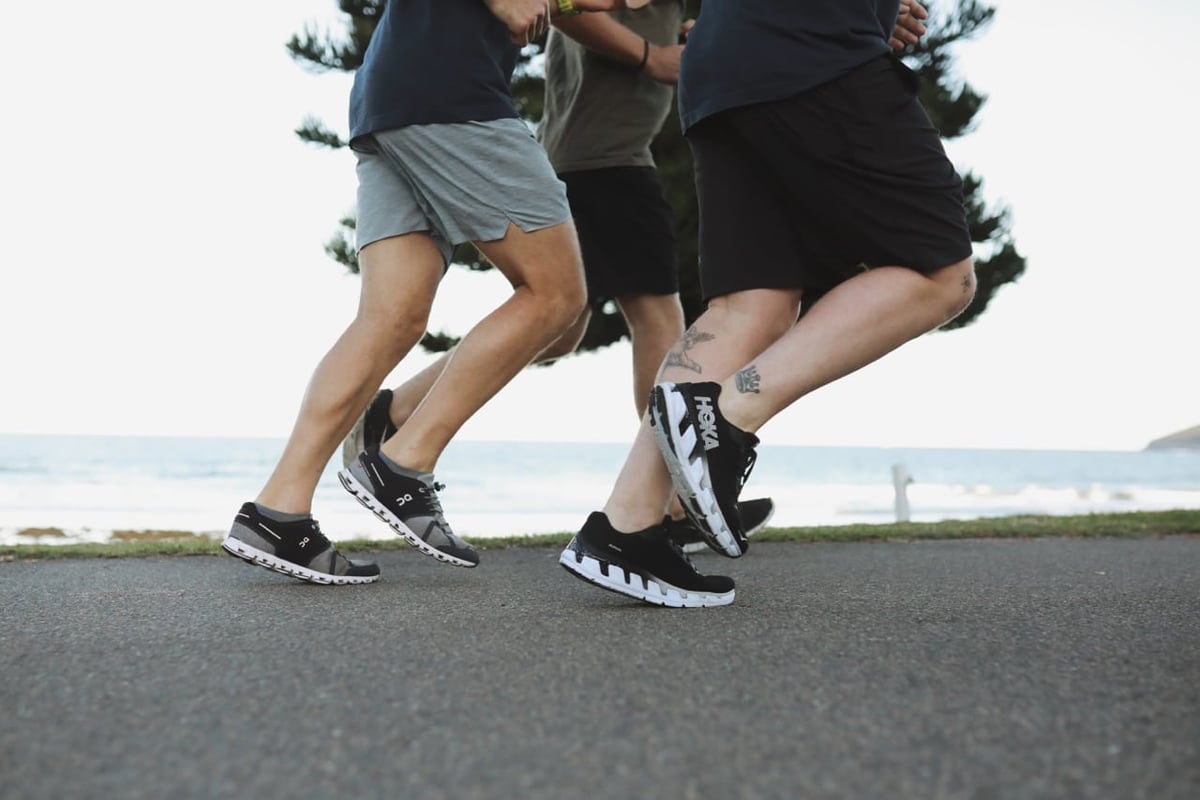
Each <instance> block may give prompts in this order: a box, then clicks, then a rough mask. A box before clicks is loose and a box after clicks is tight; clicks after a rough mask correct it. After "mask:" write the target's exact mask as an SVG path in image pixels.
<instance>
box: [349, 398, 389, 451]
mask: <svg viewBox="0 0 1200 800" xmlns="http://www.w3.org/2000/svg"><path fill="white" fill-rule="evenodd" d="M391 409H392V390H391V389H380V390H379V391H378V392H377V393H376V394H375V397H374V399H373V400H371V404H370V405H368V406H367V410H366V411H364V412H363V413H362V415H361V416H360V417H359V418H358V421H357V422H355V423H354V427H353V428H351V429H350V433H348V434H346V440H345V441H344V442H342V466H343V467H348V466H350V465H351V464H353V463H354V459H356V458H358V454H359V453H361V452H362V451H363V450H366V449H367V448H368V447H369V446H371V445H375V446H376V447H378V446H379V445H381V444H383V442H384V440H386V439H390V438H391V436H392V434H393V433H395V432H396V426H395V425H393V424H392V411H391Z"/></svg>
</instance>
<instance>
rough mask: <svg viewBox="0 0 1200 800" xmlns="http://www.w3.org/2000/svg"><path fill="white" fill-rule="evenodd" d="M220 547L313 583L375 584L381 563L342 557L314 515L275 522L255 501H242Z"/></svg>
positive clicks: (250, 560) (260, 564)
mask: <svg viewBox="0 0 1200 800" xmlns="http://www.w3.org/2000/svg"><path fill="white" fill-rule="evenodd" d="M221 547H223V548H225V550H226V551H227V552H228V553H229V554H230V555H234V556H237V557H238V558H241V559H245V560H246V561H249V562H250V563H251V564H258V565H259V566H262V567H266V568H267V569H273V570H275V571H276V572H282V573H283V574H284V575H291V576H292V577H294V578H299V579H300V580H302V581H309V582H310V583H332V584H344V583H374V582H375V581H377V580H379V566H378V565H376V564H374V563H373V562H370V561H351V560H350V559H348V558H346V557H345V556H343V555H342V554H341V553H339V552H338V551H337V550H335V549H334V547H333V545H332V544H330V543H329V540H328V539H326V538H325V535H324V534H323V533H321V527H320V526H319V525H318V524H317V521H316V520H315V519H313V518H312V517H309V518H307V519H302V520H297V521H296V522H276V521H275V520H273V519H268V518H267V517H265V516H263V515H262V514H261V513H260V512H259V510H258V507H257V506H256V505H254V503H243V504H242V507H241V509H240V510H239V511H238V513H237V516H236V517H235V518H234V520H233V527H232V528H230V530H229V535H228V536H226V537H225V541H223V542H222V543H221Z"/></svg>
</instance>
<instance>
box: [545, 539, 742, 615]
mask: <svg viewBox="0 0 1200 800" xmlns="http://www.w3.org/2000/svg"><path fill="white" fill-rule="evenodd" d="M558 563H559V564H561V565H562V567H563V568H564V569H565V570H566V571H567V572H569V573H571V574H572V575H574V576H575V577H576V578H579V579H580V580H583V581H586V582H587V583H590V584H592V585H594V586H599V587H600V588H601V589H607V590H608V591H610V592H616V593H617V594H622V595H625V596H626V597H633V598H635V599H637V600H642V601H643V602H646V603H652V604H654V605H658V606H666V607H669V608H712V607H716V606H727V605H729V604H730V603H732V602H733V599H734V595H735V593H736V590H735V589H731V590H730V591H728V592H724V593H721V594H716V593H712V592H691V591H687V590H686V589H680V588H679V587H678V586H673V585H671V584H669V583H667V582H666V581H663V580H659V579H657V578H647V577H646V576H644V575H642V574H640V573H637V572H631V571H629V570H627V569H625V568H624V567H622V566H620V565H619V564H613V563H611V562H609V561H604V560H602V559H598V558H595V557H594V556H590V555H587V554H586V553H580V552H579V551H577V550H574V549H572V548H571V547H568V548H567V549H565V550H563V552H562V554H561V555H560V556H559V557H558Z"/></svg>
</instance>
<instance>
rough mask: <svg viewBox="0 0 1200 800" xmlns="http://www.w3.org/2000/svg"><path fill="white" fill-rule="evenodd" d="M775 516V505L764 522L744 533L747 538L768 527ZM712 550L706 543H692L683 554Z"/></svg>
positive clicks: (685, 547)
mask: <svg viewBox="0 0 1200 800" xmlns="http://www.w3.org/2000/svg"><path fill="white" fill-rule="evenodd" d="M773 516H775V505H774V504H772V505H771V510H770V511H769V512H768V513H767V515H766V516H765V517H763V521H762V522H760V523H758V524H757V525H755V526H754V527H753V528H747V529H746V530H745V531H744V533H745V536H746V538H747V539H749V538H750V537H751V536H753V535H754V534H756V533H758V532H759V531H761V530H762V529H763V528H765V527H767V523H768V522H770V521H771V517H773ZM711 549H712V548H711V547H709V546H708V545H707V544H705V543H704V542H690V543H688V544H685V545H684V546H683V552H685V553H688V554H692V553H704V552H707V551H709V550H711Z"/></svg>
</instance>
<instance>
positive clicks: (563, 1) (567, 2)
mask: <svg viewBox="0 0 1200 800" xmlns="http://www.w3.org/2000/svg"><path fill="white" fill-rule="evenodd" d="M582 13H583V9H580V8H576V7H575V0H558V14H559V16H562V17H573V16H575V15H576V14H582Z"/></svg>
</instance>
